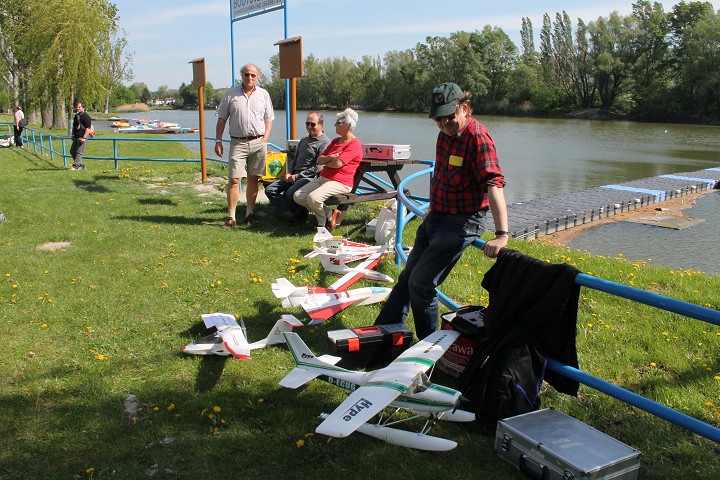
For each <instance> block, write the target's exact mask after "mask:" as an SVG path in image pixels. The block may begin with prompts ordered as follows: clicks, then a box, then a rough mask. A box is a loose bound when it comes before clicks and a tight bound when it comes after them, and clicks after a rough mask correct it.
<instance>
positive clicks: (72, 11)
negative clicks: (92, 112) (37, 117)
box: [22, 0, 117, 127]
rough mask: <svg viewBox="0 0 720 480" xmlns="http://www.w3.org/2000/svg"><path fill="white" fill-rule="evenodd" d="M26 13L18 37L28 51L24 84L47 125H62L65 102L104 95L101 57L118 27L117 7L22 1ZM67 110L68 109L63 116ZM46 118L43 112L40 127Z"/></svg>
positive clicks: (71, 0)
mask: <svg viewBox="0 0 720 480" xmlns="http://www.w3.org/2000/svg"><path fill="white" fill-rule="evenodd" d="M25 5H27V7H28V9H29V11H30V16H29V18H28V25H27V27H28V28H27V29H26V30H25V31H24V32H23V34H22V41H23V43H24V44H25V45H27V47H28V48H29V49H30V50H31V51H32V52H33V57H32V59H31V64H32V67H31V78H30V79H29V83H30V85H31V90H32V93H33V96H34V98H36V99H38V100H39V103H40V104H41V109H42V111H43V112H52V126H55V127H58V126H63V124H64V122H65V118H66V117H65V115H64V114H63V112H64V111H65V108H66V106H70V107H71V106H72V103H74V101H75V99H77V98H82V99H83V100H84V101H85V102H86V103H88V105H92V104H94V103H95V104H97V103H99V100H100V99H103V98H104V96H105V93H106V90H107V89H106V87H105V86H104V85H103V81H102V72H103V66H102V56H101V53H100V52H103V51H108V50H109V49H110V47H109V45H108V42H109V39H110V37H111V32H113V31H114V30H115V29H116V28H117V8H116V7H115V5H113V4H110V3H108V2H107V1H106V0H26V1H25ZM69 114H70V110H68V117H69ZM47 121H48V118H47V116H46V115H43V125H44V126H48V125H47Z"/></svg>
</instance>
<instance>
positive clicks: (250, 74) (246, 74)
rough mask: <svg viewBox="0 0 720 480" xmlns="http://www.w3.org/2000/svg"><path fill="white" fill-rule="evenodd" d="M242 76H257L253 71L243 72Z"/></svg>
mask: <svg viewBox="0 0 720 480" xmlns="http://www.w3.org/2000/svg"><path fill="white" fill-rule="evenodd" d="M243 76H244V77H252V78H255V77H257V75H255V74H254V73H243Z"/></svg>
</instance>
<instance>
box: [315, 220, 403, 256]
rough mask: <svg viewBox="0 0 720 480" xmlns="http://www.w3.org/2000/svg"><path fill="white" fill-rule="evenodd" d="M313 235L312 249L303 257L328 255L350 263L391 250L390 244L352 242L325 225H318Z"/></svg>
mask: <svg viewBox="0 0 720 480" xmlns="http://www.w3.org/2000/svg"><path fill="white" fill-rule="evenodd" d="M317 230H318V231H317V233H316V234H315V236H314V237H313V243H316V244H317V245H313V251H312V252H310V253H308V254H306V255H305V258H313V257H316V256H317V255H329V256H331V257H334V258H338V259H339V260H340V261H342V262H343V263H350V262H354V261H357V260H362V259H365V258H368V257H369V256H370V255H373V254H376V253H388V252H392V250H393V247H392V245H368V244H366V243H360V242H353V241H352V240H349V239H347V238H345V237H336V236H333V234H332V233H330V232H329V231H328V229H326V228H325V227H318V229H317Z"/></svg>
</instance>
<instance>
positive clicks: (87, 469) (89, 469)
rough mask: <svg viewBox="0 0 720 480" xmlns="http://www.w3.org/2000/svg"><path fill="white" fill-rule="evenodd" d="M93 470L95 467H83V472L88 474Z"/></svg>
mask: <svg viewBox="0 0 720 480" xmlns="http://www.w3.org/2000/svg"><path fill="white" fill-rule="evenodd" d="M94 471H95V469H94V468H93V467H90V468H86V469H85V473H87V474H88V475H90V474H91V473H93V472H94Z"/></svg>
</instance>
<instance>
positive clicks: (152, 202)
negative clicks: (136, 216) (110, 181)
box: [138, 198, 177, 207]
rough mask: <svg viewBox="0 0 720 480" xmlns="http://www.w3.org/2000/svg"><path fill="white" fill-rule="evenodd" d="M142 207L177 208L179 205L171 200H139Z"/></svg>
mask: <svg viewBox="0 0 720 480" xmlns="http://www.w3.org/2000/svg"><path fill="white" fill-rule="evenodd" d="M138 203H139V204H140V205H169V206H173V207H174V206H177V203H175V202H173V201H172V200H170V199H169V198H141V199H139V200H138Z"/></svg>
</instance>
